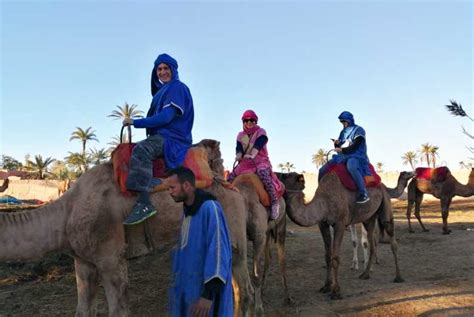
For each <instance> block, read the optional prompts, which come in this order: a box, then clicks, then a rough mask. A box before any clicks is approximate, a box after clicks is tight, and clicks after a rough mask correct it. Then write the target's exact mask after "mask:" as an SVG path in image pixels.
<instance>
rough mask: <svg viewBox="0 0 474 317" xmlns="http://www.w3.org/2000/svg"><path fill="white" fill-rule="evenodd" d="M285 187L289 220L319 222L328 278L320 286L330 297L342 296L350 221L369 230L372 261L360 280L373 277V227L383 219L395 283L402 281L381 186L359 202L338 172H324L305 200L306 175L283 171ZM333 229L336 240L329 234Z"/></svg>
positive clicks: (387, 199)
mask: <svg viewBox="0 0 474 317" xmlns="http://www.w3.org/2000/svg"><path fill="white" fill-rule="evenodd" d="M282 179H283V183H284V184H285V186H286V193H285V201H286V212H287V214H288V216H289V217H290V219H291V220H292V221H293V222H295V223H296V224H297V225H299V226H303V227H310V226H313V225H316V224H318V226H319V229H320V231H321V234H322V237H323V240H324V247H325V260H326V273H327V275H326V281H325V283H324V286H323V287H322V288H321V289H320V291H321V292H323V293H328V292H329V295H330V298H331V299H339V298H341V290H340V286H339V281H338V269H339V263H340V256H339V254H340V250H341V244H342V239H343V237H344V231H345V228H346V227H347V226H348V225H350V224H355V223H360V222H362V223H363V224H364V226H365V228H366V230H367V237H368V241H369V250H370V255H369V260H368V261H367V267H366V269H365V270H364V272H363V273H362V274H361V275H360V276H359V278H361V279H368V278H369V277H370V268H371V265H372V260H373V255H374V243H373V241H374V237H373V235H374V229H375V222H376V220H377V218H380V219H381V220H382V224H383V229H384V230H385V231H386V232H387V234H388V236H389V237H390V244H391V249H392V253H393V256H394V259H395V279H394V282H397V283H398V282H403V278H402V277H401V275H400V269H399V266H398V256H397V252H398V246H397V242H396V241H395V237H394V226H393V213H392V206H391V203H390V197H389V195H388V193H387V191H386V190H385V189H384V187H383V186H382V185H379V186H377V187H371V188H368V191H369V197H370V201H369V202H367V203H365V204H356V203H355V201H356V195H357V193H356V192H352V191H350V190H348V189H346V188H345V187H344V186H343V185H342V183H341V181H340V180H339V177H338V176H337V175H336V174H335V173H328V174H327V175H325V176H324V177H323V178H322V179H321V181H320V183H319V186H318V188H317V190H316V193H315V195H314V197H313V199H312V200H311V201H310V202H309V203H308V204H305V203H304V194H303V188H304V177H303V175H300V174H297V173H294V172H293V173H289V174H283V176H282ZM330 226H332V228H333V229H334V240H332V237H331V233H330Z"/></svg>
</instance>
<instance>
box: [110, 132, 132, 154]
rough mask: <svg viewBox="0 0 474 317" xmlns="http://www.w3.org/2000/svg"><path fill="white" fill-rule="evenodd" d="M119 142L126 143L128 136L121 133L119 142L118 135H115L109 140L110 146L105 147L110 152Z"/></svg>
mask: <svg viewBox="0 0 474 317" xmlns="http://www.w3.org/2000/svg"><path fill="white" fill-rule="evenodd" d="M120 143H128V136H126V135H123V136H122V142H120V136H119V135H116V136H114V137H112V141H110V142H109V143H107V144H109V145H110V147H109V148H108V149H107V151H109V152H110V153H112V152H113V150H115V148H116V147H117V146H118V145H119V144H120Z"/></svg>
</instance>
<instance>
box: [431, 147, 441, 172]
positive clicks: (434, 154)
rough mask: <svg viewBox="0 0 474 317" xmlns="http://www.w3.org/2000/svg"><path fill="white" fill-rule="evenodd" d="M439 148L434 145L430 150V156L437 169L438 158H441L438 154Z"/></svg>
mask: <svg viewBox="0 0 474 317" xmlns="http://www.w3.org/2000/svg"><path fill="white" fill-rule="evenodd" d="M438 150H439V146H436V145H433V146H431V149H430V156H431V163H433V167H436V157H439V154H438Z"/></svg>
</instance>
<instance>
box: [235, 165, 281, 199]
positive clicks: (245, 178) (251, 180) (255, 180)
mask: <svg viewBox="0 0 474 317" xmlns="http://www.w3.org/2000/svg"><path fill="white" fill-rule="evenodd" d="M275 179H276V182H275ZM272 180H273V184H274V186H275V189H276V192H277V196H278V198H280V197H281V196H283V194H284V193H285V185H283V183H282V182H281V181H280V180H279V179H278V178H277V177H276V175H275V174H274V173H272ZM242 183H247V184H251V185H252V186H253V188H255V191H256V192H257V195H258V199H259V200H260V203H261V204H262V205H263V206H265V207H270V205H271V200H270V195H269V194H268V192H267V191H266V190H265V187H264V186H263V183H262V181H261V180H260V177H258V175H257V174H254V173H247V174H241V175H239V176H237V177H236V178H235V179H234V181H233V182H232V185H233V186H237V185H238V184H242Z"/></svg>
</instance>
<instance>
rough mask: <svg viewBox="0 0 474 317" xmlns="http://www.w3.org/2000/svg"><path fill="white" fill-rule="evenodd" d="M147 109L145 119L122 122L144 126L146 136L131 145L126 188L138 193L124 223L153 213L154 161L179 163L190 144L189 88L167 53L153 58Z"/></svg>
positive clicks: (176, 64)
mask: <svg viewBox="0 0 474 317" xmlns="http://www.w3.org/2000/svg"><path fill="white" fill-rule="evenodd" d="M151 94H152V96H153V99H152V101H151V105H150V109H149V110H148V113H147V116H146V118H144V119H131V118H126V119H124V121H123V125H133V126H134V127H135V128H139V129H141V128H145V129H146V134H147V138H146V139H145V140H143V141H140V142H138V143H137V144H136V146H135V147H134V148H133V152H132V157H131V159H130V170H129V174H128V178H127V183H126V185H127V189H128V190H131V191H135V192H138V199H137V202H136V204H135V205H134V206H133V210H132V213H131V214H130V215H129V216H128V218H127V219H126V220H125V221H124V224H126V225H133V224H136V223H140V222H142V221H143V220H145V219H147V218H149V217H151V216H153V215H154V214H156V212H157V211H156V209H155V208H154V207H153V205H152V204H151V201H150V197H149V190H150V189H151V187H152V178H153V172H152V167H153V160H154V159H156V158H158V157H163V156H164V160H165V164H166V167H167V168H175V167H178V166H180V165H181V164H182V163H183V161H184V157H185V155H186V152H187V151H188V149H189V148H190V147H191V144H192V142H193V141H192V135H191V130H192V128H193V123H194V107H193V98H192V96H191V92H190V91H189V88H188V87H187V86H186V85H185V84H184V83H182V82H181V81H180V80H179V76H178V62H177V61H176V60H175V59H174V58H173V57H171V56H169V55H168V54H161V55H159V56H158V58H157V59H156V60H155V65H154V67H153V70H152V72H151Z"/></svg>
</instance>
